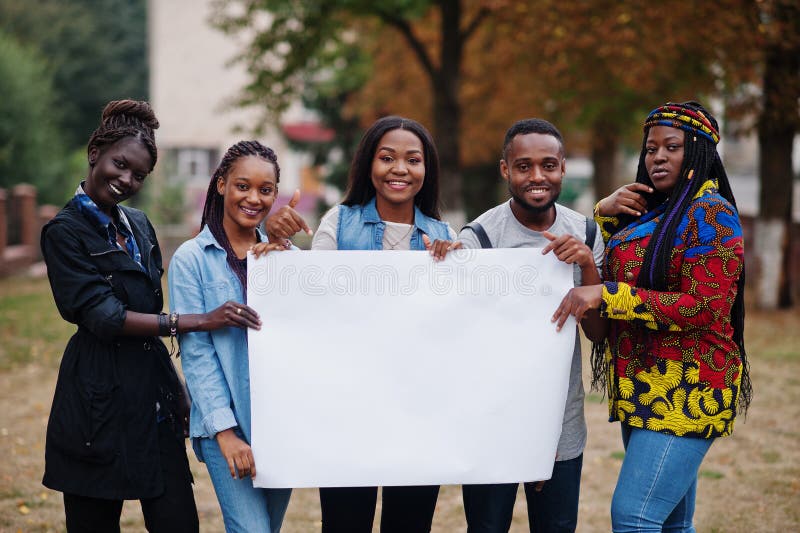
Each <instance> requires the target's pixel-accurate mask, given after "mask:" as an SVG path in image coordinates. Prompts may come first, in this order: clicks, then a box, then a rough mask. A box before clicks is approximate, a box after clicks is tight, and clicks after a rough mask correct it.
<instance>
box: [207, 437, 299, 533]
mask: <svg viewBox="0 0 800 533" xmlns="http://www.w3.org/2000/svg"><path fill="white" fill-rule="evenodd" d="M198 440H199V441H200V442H199V444H200V449H201V451H202V454H203V459H204V460H205V463H206V468H208V473H209V475H210V476H211V482H212V483H213V484H214V491H215V492H216V493H217V500H219V506H220V508H221V509H222V519H223V520H224V522H225V531H226V532H227V533H278V532H279V531H280V530H281V524H282V523H283V516H284V515H285V514H286V508H287V507H288V506H289V496H290V495H291V494H292V491H291V489H261V488H256V487H253V480H252V479H251V478H249V477H247V478H244V479H234V478H232V477H231V472H230V470H229V469H228V462H227V461H226V460H225V457H223V455H222V452H221V451H220V449H219V445H218V444H217V441H216V440H215V439H205V438H202V439H198ZM256 466H257V465H256Z"/></svg>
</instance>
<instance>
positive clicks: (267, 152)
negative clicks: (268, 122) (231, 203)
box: [200, 141, 281, 294]
mask: <svg viewBox="0 0 800 533" xmlns="http://www.w3.org/2000/svg"><path fill="white" fill-rule="evenodd" d="M248 156H256V157H260V158H261V159H263V160H265V161H267V162H268V163H272V165H273V166H274V167H275V180H276V183H277V182H280V181H281V179H280V178H281V168H280V167H279V166H278V157H277V156H276V155H275V152H274V151H272V149H271V148H267V147H266V146H264V145H263V144H261V143H260V142H258V141H239V142H238V143H236V144H234V145H233V146H231V147H230V148H228V151H227V152H225V155H224V156H222V160H221V161H220V162H219V165H218V166H217V169H216V170H215V171H214V175H213V176H211V182H210V183H209V184H208V192H207V193H206V203H205V206H204V207H203V217H202V218H201V219H200V229H203V228H204V227H205V226H206V225H208V229H209V230H211V233H212V235H214V238H215V239H216V240H217V242H218V243H219V244H220V245H221V246H222V248H223V249H225V252H226V254H227V257H226V260H227V262H228V265H229V266H230V268H231V270H232V271H233V273H234V274H236V277H237V278H238V279H239V281H240V282H241V284H242V290H243V291H245V294H246V293H247V262H246V261H241V260H240V259H239V258H238V257H236V253H235V252H234V251H233V247H232V246H231V243H230V241H229V240H228V236H227V234H226V233H225V229H224V228H223V227H222V219H223V217H224V214H225V200H224V198H223V196H222V195H221V194H220V193H219V191H217V182H218V181H219V180H225V179H226V178H227V177H228V173H229V172H230V170H231V167H232V166H233V164H234V163H235V162H236V161H238V160H239V159H241V158H243V157H248Z"/></svg>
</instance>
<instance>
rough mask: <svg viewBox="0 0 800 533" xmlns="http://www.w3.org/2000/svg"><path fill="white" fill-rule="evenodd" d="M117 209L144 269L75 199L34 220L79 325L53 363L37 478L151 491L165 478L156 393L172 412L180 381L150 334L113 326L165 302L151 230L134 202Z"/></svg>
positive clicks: (68, 488) (96, 493) (80, 489)
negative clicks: (40, 223) (44, 220)
mask: <svg viewBox="0 0 800 533" xmlns="http://www.w3.org/2000/svg"><path fill="white" fill-rule="evenodd" d="M121 209H123V211H124V212H125V215H126V216H127V217H128V221H129V222H130V225H131V228H132V230H133V234H134V236H135V238H136V242H137V243H138V245H139V249H140V251H141V254H142V264H144V265H146V266H147V268H148V272H147V273H145V272H143V271H142V270H141V269H140V268H139V267H138V265H137V264H136V263H135V262H134V261H133V259H132V258H131V257H130V256H129V255H128V254H127V253H126V252H124V251H122V250H120V249H118V248H117V247H115V246H112V245H111V244H110V243H109V242H108V240H107V238H105V237H104V236H103V235H102V233H101V231H100V229H99V228H97V227H96V226H94V225H93V224H92V223H91V222H90V221H89V220H87V219H86V217H84V216H83V215H82V214H81V212H80V211H79V210H78V209H77V207H76V206H75V205H74V202H70V203H68V204H67V205H66V206H65V207H64V209H62V210H61V212H59V214H58V215H57V216H56V217H55V218H54V219H53V220H51V221H50V222H49V223H48V224H47V225H46V226H45V227H44V228H43V229H42V237H41V246H42V253H43V255H44V259H45V262H46V263H47V275H48V277H49V278H50V285H51V287H52V289H53V296H54V299H55V302H56V306H57V307H58V310H59V312H60V313H61V316H62V317H64V319H65V320H67V321H69V322H72V323H73V324H76V325H77V326H78V331H77V332H76V333H75V334H74V335H73V336H72V338H71V339H70V341H69V343H68V344H67V348H66V350H65V351H64V356H63V358H62V360H61V367H60V368H59V371H58V382H57V383H56V390H55V395H54V397H53V406H52V408H51V411H50V419H49V421H48V424H47V443H46V446H45V473H44V479H43V481H42V482H43V483H44V485H45V486H47V487H50V488H51V489H55V490H58V491H62V492H67V493H71V494H77V495H81V496H89V497H95V498H107V499H140V498H152V497H155V496H158V495H159V494H161V493H162V492H163V486H164V484H163V480H162V469H161V463H160V457H159V448H158V435H157V431H158V429H157V425H156V424H157V418H156V403H157V402H158V403H159V405H160V406H161V410H160V414H161V415H162V417H163V416H164V415H166V416H167V417H169V418H170V419H171V418H172V417H171V414H172V413H174V412H176V405H175V401H176V400H175V398H176V396H177V395H178V394H179V391H180V388H179V387H180V385H179V382H178V377H177V375H176V374H175V369H174V367H173V366H172V363H171V361H170V360H169V354H168V352H167V349H166V347H165V346H164V344H163V343H162V342H161V340H160V339H159V338H157V337H126V336H122V334H121V330H122V325H123V323H124V320H125V312H126V310H128V309H129V310H131V311H137V312H140V313H159V312H160V311H161V309H162V306H163V303H164V301H163V295H162V292H161V275H162V274H163V272H164V269H163V268H162V266H161V250H160V249H159V247H158V241H157V240H156V235H155V231H154V230H153V227H152V225H151V224H150V221H149V220H147V217H146V216H145V215H144V213H142V212H141V211H139V210H136V209H131V208H125V207H121ZM164 423H169V422H164ZM176 438H178V437H177V436H176ZM181 438H182V437H181ZM186 475H187V476H189V475H190V474H189V473H188V471H187V473H186Z"/></svg>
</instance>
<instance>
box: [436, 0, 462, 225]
mask: <svg viewBox="0 0 800 533" xmlns="http://www.w3.org/2000/svg"><path fill="white" fill-rule="evenodd" d="M440 7H441V12H442V22H441V24H442V26H441V30H442V48H441V56H440V60H439V67H438V69H437V72H436V75H435V76H434V78H433V90H434V101H433V106H434V110H433V130H434V131H433V134H434V136H435V138H436V145H437V148H438V151H439V165H440V174H439V190H440V197H441V199H442V204H443V206H444V213H443V215H444V218H446V219H447V221H448V222H450V224H451V225H453V227H454V228H460V227H461V226H462V225H463V224H464V223H465V220H466V216H465V214H464V198H463V196H464V187H463V183H462V174H461V145H460V140H459V135H460V133H461V107H460V106H459V102H458V88H459V83H460V76H461V57H462V51H463V45H464V36H463V34H462V32H461V27H460V25H461V2H460V0H443V1H442V2H441V3H440Z"/></svg>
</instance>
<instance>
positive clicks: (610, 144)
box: [592, 120, 619, 201]
mask: <svg viewBox="0 0 800 533" xmlns="http://www.w3.org/2000/svg"><path fill="white" fill-rule="evenodd" d="M618 150H619V133H618V132H617V131H616V130H615V129H613V128H610V127H609V124H608V122H604V121H602V120H597V121H596V122H595V123H594V124H592V166H593V168H594V171H593V175H592V183H593V185H594V197H595V201H597V200H600V199H601V198H605V197H606V196H608V195H609V194H611V193H612V192H614V190H615V189H616V188H617V181H618V178H617V168H616V162H617V151H618Z"/></svg>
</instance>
